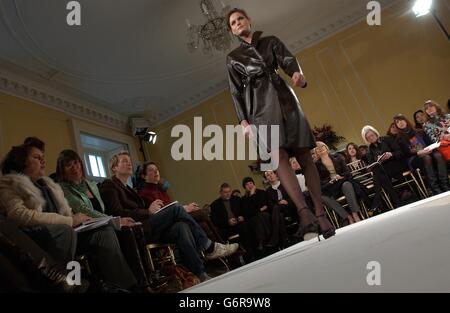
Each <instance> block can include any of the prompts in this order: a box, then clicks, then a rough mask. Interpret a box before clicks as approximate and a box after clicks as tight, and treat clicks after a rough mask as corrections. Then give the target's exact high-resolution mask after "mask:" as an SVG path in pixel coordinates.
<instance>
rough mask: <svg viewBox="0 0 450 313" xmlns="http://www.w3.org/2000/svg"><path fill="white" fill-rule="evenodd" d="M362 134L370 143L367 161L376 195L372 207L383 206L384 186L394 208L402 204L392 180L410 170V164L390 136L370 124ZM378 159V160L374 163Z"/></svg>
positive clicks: (375, 208)
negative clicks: (382, 192)
mask: <svg viewBox="0 0 450 313" xmlns="http://www.w3.org/2000/svg"><path fill="white" fill-rule="evenodd" d="M361 135H362V138H363V140H364V141H365V142H366V143H367V144H368V145H369V151H368V152H367V162H368V164H369V169H370V170H371V171H372V174H373V182H374V189H375V197H374V201H373V203H372V207H371V209H373V210H377V209H378V208H379V207H381V206H382V200H381V189H382V188H383V189H384V191H385V192H386V193H387V195H388V196H389V198H390V199H391V202H392V205H393V206H394V208H396V207H398V206H400V199H399V197H398V195H397V193H396V192H395V190H394V187H393V185H392V181H391V179H392V178H394V177H395V178H398V177H401V176H402V174H403V172H405V171H407V170H408V165H407V162H406V160H405V158H404V156H403V154H402V152H401V149H400V146H399V145H398V144H397V143H396V142H395V140H394V139H392V138H390V137H388V136H385V137H380V133H379V132H378V131H377V130H376V129H375V128H374V127H372V126H370V125H367V126H364V127H363V129H362V130H361ZM376 161H378V162H377V163H374V162H376ZM370 165H372V166H370Z"/></svg>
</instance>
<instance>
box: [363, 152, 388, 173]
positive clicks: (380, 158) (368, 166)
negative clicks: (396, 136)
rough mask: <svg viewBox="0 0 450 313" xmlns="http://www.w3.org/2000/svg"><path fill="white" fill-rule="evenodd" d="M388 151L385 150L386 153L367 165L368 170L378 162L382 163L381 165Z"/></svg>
mask: <svg viewBox="0 0 450 313" xmlns="http://www.w3.org/2000/svg"><path fill="white" fill-rule="evenodd" d="M386 153H387V152H385V153H383V154H382V155H380V156H378V158H377V160H376V161H375V162H373V163H371V164H369V165H367V166H366V168H367V169H368V170H370V169H372V168H373V167H374V166H375V165H377V164H380V165H381V163H382V162H383V160H382V159H383V158H384V156H385V155H386Z"/></svg>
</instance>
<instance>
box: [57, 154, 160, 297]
mask: <svg viewBox="0 0 450 313" xmlns="http://www.w3.org/2000/svg"><path fill="white" fill-rule="evenodd" d="M56 176H57V179H58V181H59V184H60V185H61V188H62V189H63V191H64V196H65V198H66V200H67V202H68V203H69V206H70V207H71V208H72V211H73V212H74V213H83V214H85V215H87V216H89V217H92V218H97V217H104V216H106V214H105V205H104V203H103V200H102V198H101V196H100V191H99V190H98V187H97V184H96V183H95V182H93V181H89V180H87V179H86V175H85V172H84V167H83V164H82V161H81V158H80V156H79V155H78V153H76V152H75V151H73V150H64V151H62V152H61V153H60V154H59V157H58V160H57V167H56ZM120 226H121V230H120V231H118V232H117V236H118V239H119V242H120V244H121V248H122V252H123V253H124V255H125V257H126V260H127V261H128V264H129V266H130V268H131V269H132V271H133V273H134V275H135V277H136V278H137V280H138V282H139V286H140V287H141V288H142V289H143V290H144V289H145V288H148V287H150V286H152V287H157V285H156V282H155V283H153V282H150V280H149V278H148V277H150V275H149V274H150V273H147V272H146V269H149V263H148V260H147V254H146V251H145V238H144V233H143V231H142V228H141V227H140V226H138V225H136V224H135V222H134V220H133V219H132V218H130V217H121V218H120Z"/></svg>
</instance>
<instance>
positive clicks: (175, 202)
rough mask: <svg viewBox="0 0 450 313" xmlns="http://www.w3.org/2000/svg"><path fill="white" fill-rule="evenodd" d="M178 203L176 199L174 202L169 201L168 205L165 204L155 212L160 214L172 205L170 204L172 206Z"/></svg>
mask: <svg viewBox="0 0 450 313" xmlns="http://www.w3.org/2000/svg"><path fill="white" fill-rule="evenodd" d="M177 203H178V201H174V202H172V203H169V204H168V205H165V206H163V207H162V208H160V209H159V210H158V211H156V212H155V213H153V214H158V213H159V212H161V211H163V210H165V209H167V208H168V207H170V206H172V205H174V204H177Z"/></svg>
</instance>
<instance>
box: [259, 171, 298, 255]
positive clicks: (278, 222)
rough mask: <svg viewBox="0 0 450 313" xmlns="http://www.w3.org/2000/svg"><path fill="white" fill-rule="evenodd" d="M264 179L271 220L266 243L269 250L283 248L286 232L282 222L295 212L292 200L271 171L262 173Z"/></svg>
mask: <svg viewBox="0 0 450 313" xmlns="http://www.w3.org/2000/svg"><path fill="white" fill-rule="evenodd" d="M264 177H265V178H266V179H267V181H268V182H269V184H270V187H268V188H267V189H266V192H267V198H268V204H269V212H271V218H272V235H271V236H270V240H269V242H268V243H267V246H268V247H269V248H282V249H283V248H284V247H286V246H287V239H288V238H287V232H286V225H285V222H284V217H285V216H291V215H292V213H293V212H294V213H296V212H297V208H296V207H295V205H294V203H293V202H292V200H291V199H290V198H289V196H288V194H287V192H286V190H285V189H284V188H283V186H281V182H280V180H279V179H278V176H277V174H275V173H274V172H273V171H266V172H264Z"/></svg>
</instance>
